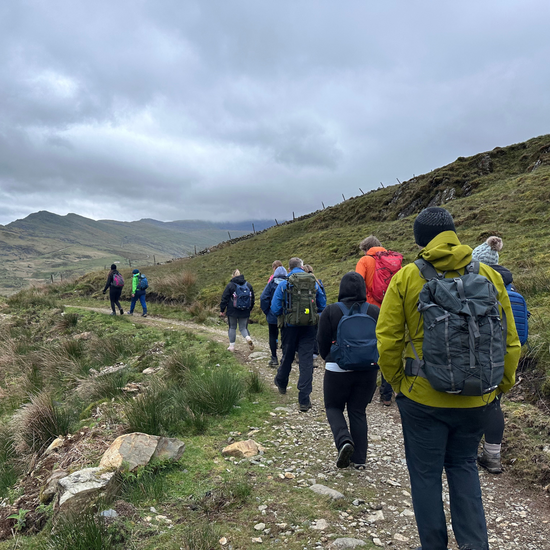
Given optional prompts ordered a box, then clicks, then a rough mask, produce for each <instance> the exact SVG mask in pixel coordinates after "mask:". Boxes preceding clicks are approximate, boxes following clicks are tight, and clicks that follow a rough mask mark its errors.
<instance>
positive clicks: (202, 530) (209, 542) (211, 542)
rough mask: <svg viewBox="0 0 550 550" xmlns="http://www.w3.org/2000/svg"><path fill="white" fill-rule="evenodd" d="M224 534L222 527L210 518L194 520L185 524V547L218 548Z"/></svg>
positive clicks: (187, 549) (208, 549) (209, 549)
mask: <svg viewBox="0 0 550 550" xmlns="http://www.w3.org/2000/svg"><path fill="white" fill-rule="evenodd" d="M221 536H222V533H221V530H220V528H219V527H218V526H217V525H216V524H215V523H211V522H209V521H208V520H206V519H204V520H201V521H197V522H193V523H190V524H188V525H186V526H185V529H184V533H183V548H184V549H185V550H212V548H218V547H219V545H220V543H219V542H218V541H219V539H220V537H221Z"/></svg>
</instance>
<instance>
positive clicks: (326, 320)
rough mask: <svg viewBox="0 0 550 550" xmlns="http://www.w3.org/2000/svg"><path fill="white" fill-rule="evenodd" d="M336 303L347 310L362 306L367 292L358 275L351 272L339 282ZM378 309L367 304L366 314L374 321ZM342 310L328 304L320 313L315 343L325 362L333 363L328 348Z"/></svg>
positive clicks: (333, 338) (334, 336)
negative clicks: (339, 303) (354, 306)
mask: <svg viewBox="0 0 550 550" xmlns="http://www.w3.org/2000/svg"><path fill="white" fill-rule="evenodd" d="M338 301H339V302H342V303H343V304H344V305H345V306H347V307H348V308H351V306H352V305H353V304H355V303H358V304H363V303H364V302H366V301H367V292H366V287H365V280H364V279H363V277H361V275H360V274H359V273H355V272H354V271H351V272H350V273H346V274H345V275H344V276H343V277H342V280H341V281H340V291H339V293H338ZM379 312H380V308H379V307H378V306H375V305H373V304H369V309H368V311H367V314H368V315H370V316H371V317H372V318H373V319H375V320H376V321H377V320H378V313H379ZM343 315H344V314H343V313H342V310H341V309H340V307H339V306H338V305H337V304H330V305H328V306H327V307H326V309H325V310H324V311H323V313H321V317H320V318H319V328H318V330H317V343H318V344H319V353H320V355H321V357H322V358H323V359H324V360H325V361H327V362H333V359H332V357H331V356H330V347H331V346H332V343H333V342H335V341H336V332H337V331H338V323H339V322H340V319H341V318H342V317H343Z"/></svg>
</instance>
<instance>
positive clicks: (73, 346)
mask: <svg viewBox="0 0 550 550" xmlns="http://www.w3.org/2000/svg"><path fill="white" fill-rule="evenodd" d="M61 348H62V350H63V352H64V353H65V354H66V355H67V357H68V358H69V359H82V358H83V357H84V356H85V353H86V344H85V342H83V341H82V340H66V341H65V342H63V343H62V344H61Z"/></svg>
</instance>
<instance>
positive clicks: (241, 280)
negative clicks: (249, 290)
mask: <svg viewBox="0 0 550 550" xmlns="http://www.w3.org/2000/svg"><path fill="white" fill-rule="evenodd" d="M231 282H232V283H235V284H236V285H242V284H244V283H245V282H246V280H245V278H244V275H242V274H241V275H237V276H236V277H233V279H231Z"/></svg>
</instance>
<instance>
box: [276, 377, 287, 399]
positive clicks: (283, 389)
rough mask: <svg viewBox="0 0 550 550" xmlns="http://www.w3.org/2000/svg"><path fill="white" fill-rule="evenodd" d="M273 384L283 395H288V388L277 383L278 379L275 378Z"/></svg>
mask: <svg viewBox="0 0 550 550" xmlns="http://www.w3.org/2000/svg"><path fill="white" fill-rule="evenodd" d="M273 383H274V384H275V385H276V386H277V388H278V389H279V393H280V394H281V395H285V394H286V388H283V386H279V383H278V382H277V377H275V378H274V379H273Z"/></svg>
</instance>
